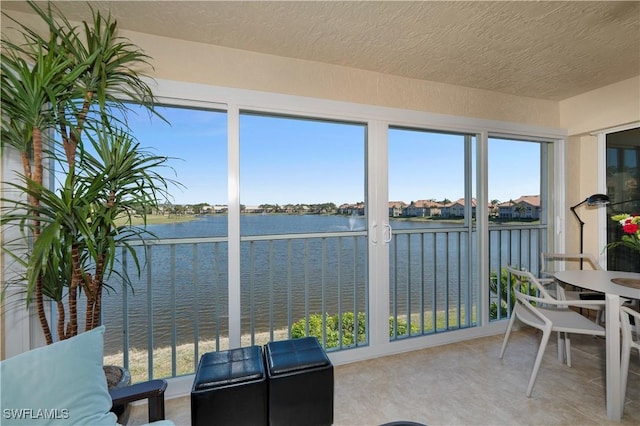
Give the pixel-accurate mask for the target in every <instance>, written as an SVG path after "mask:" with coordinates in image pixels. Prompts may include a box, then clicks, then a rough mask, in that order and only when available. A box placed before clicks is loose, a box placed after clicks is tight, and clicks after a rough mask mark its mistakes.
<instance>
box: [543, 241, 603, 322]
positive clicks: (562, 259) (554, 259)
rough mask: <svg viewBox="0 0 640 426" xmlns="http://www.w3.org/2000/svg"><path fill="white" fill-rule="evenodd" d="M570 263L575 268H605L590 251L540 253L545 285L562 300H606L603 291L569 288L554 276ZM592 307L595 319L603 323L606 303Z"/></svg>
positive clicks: (598, 269)
mask: <svg viewBox="0 0 640 426" xmlns="http://www.w3.org/2000/svg"><path fill="white" fill-rule="evenodd" d="M558 263H562V265H563V267H562V268H558V267H557V264H558ZM568 265H570V266H571V267H573V268H575V269H578V268H580V269H590V270H596V271H601V270H602V269H603V268H602V266H600V263H599V262H598V261H597V260H596V258H595V256H594V255H592V254H590V253H545V252H543V253H540V283H541V284H543V285H545V286H546V287H547V288H548V289H550V290H551V291H552V293H551V294H553V293H555V294H556V295H557V296H556V297H557V298H558V299H562V300H586V299H592V300H604V295H603V294H601V293H597V292H593V291H586V290H583V289H581V288H579V287H578V288H575V287H574V288H573V289H572V290H567V289H566V288H565V287H563V286H562V285H560V283H558V281H557V280H556V279H555V278H554V277H553V274H554V273H555V272H557V271H558V270H563V269H567V266H568ZM592 309H594V310H595V311H596V318H595V321H596V323H598V324H602V323H603V321H602V320H603V317H604V315H603V314H604V304H602V305H596V306H594V307H593V308H592Z"/></svg>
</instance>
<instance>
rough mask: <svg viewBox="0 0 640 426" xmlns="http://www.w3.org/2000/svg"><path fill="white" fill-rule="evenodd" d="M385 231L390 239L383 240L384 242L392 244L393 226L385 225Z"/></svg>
mask: <svg viewBox="0 0 640 426" xmlns="http://www.w3.org/2000/svg"><path fill="white" fill-rule="evenodd" d="M384 230H385V232H386V233H387V235H388V237H387V238H385V239H384V240H383V242H385V243H390V242H391V238H393V229H391V225H389V224H388V223H385V225H384Z"/></svg>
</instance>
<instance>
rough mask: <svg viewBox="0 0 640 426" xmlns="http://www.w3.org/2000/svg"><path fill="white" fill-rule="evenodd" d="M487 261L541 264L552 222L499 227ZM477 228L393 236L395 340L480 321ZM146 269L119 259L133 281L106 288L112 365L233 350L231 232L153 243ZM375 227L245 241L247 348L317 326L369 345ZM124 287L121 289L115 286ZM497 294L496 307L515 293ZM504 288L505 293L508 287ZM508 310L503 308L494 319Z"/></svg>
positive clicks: (336, 346) (175, 360)
mask: <svg viewBox="0 0 640 426" xmlns="http://www.w3.org/2000/svg"><path fill="white" fill-rule="evenodd" d="M489 234H490V254H489V258H490V262H491V265H490V269H491V271H492V273H493V275H495V273H496V272H497V271H500V270H501V267H503V266H504V265H505V264H507V263H511V264H515V265H520V266H522V267H526V268H528V269H530V270H535V271H537V270H538V258H539V253H540V251H541V249H542V248H543V247H545V246H546V237H545V236H546V226H542V225H524V224H523V225H518V226H495V227H491V229H490V233H489ZM474 247H475V232H471V234H469V230H468V229H467V228H463V227H458V228H456V227H451V228H438V229H399V230H394V238H393V240H392V241H391V243H390V245H389V252H390V257H389V260H390V262H389V263H390V275H389V301H390V306H389V339H390V341H392V342H393V341H398V340H402V339H405V338H409V337H419V336H424V335H430V334H434V333H440V332H446V331H450V330H456V329H460V328H469V327H474V326H476V325H477V323H478V320H477V316H478V310H479V307H478V306H477V305H478V299H479V298H478V288H479V286H478V285H477V283H478V280H477V277H475V276H474V274H475V271H476V270H477V268H476V267H477V265H476V262H477V259H478V255H477V253H476V252H475V250H476V249H475V248H474ZM138 250H139V253H138V254H139V259H141V262H142V263H141V266H142V273H141V275H140V276H139V277H138V276H137V275H134V274H133V271H134V270H135V269H134V268H133V267H132V265H131V262H132V259H129V258H127V257H126V256H125V255H124V252H123V257H122V258H121V264H122V272H121V273H122V274H128V275H129V279H130V282H131V287H130V288H128V289H127V291H123V289H122V280H121V278H119V277H117V276H115V275H114V276H112V277H111V279H110V281H109V283H108V284H109V285H110V286H111V287H112V289H113V291H110V294H109V295H106V296H105V297H104V308H103V323H104V324H105V325H106V326H107V334H106V336H105V354H106V359H105V361H106V362H109V363H117V364H120V365H124V366H125V367H127V368H129V369H130V371H131V373H132V376H133V379H134V381H138V380H146V379H148V378H158V377H176V376H180V375H185V374H192V373H193V372H194V371H195V367H196V365H197V362H198V360H199V358H200V356H201V355H202V354H203V353H205V352H209V351H218V350H223V349H225V348H227V347H228V338H229V299H228V295H229V288H228V283H229V280H228V257H227V240H226V238H225V237H209V238H178V239H159V240H153V241H149V242H148V243H147V244H145V245H141V246H140V247H139V248H138ZM367 250H368V249H367V236H366V231H349V232H335V233H310V234H288V235H260V236H250V237H249V236H245V237H242V238H241V265H240V275H241V279H240V286H241V288H240V294H241V303H240V306H241V308H240V310H239V311H238V312H233V311H232V315H235V316H236V317H234V318H232V320H233V321H239V323H240V329H241V335H242V336H241V337H242V342H241V344H242V345H243V346H248V345H251V344H264V343H266V342H267V341H271V340H280V339H286V338H291V337H296V336H300V335H310V334H311V335H316V336H318V337H319V339H320V340H321V342H322V343H323V344H324V346H325V347H326V348H327V350H329V351H343V350H348V349H352V348H356V347H360V346H366V345H368V344H369V337H368V336H369V331H370V330H369V328H368V327H369V324H368V317H369V295H368V287H367V275H368V269H367V255H368V253H367ZM118 286H119V287H118ZM497 286H498V287H497V291H494V292H492V294H491V295H490V301H491V303H494V304H502V303H507V304H508V302H509V301H508V300H502V299H504V297H507V298H508V297H509V296H508V295H509V292H508V291H503V290H504V289H502V288H500V286H501V283H500V280H498V283H497ZM503 294H504V295H506V296H504V297H503V296H501V295H503ZM507 315H508V313H501V312H500V310H498V314H497V316H495V317H494V318H492V319H501V318H504V317H505V316H507Z"/></svg>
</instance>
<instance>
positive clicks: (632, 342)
mask: <svg viewBox="0 0 640 426" xmlns="http://www.w3.org/2000/svg"><path fill="white" fill-rule="evenodd" d="M631 318H633V322H634V324H635V325H636V333H635V339H634V338H633V333H632V328H633V327H632V325H631ZM638 326H640V312H638V311H634V310H633V309H631V308H629V307H628V306H621V307H620V328H621V329H622V349H621V359H620V378H621V386H622V393H621V395H622V398H621V400H622V409H623V411H624V397H625V394H626V393H627V378H628V376H629V360H630V358H631V351H632V350H633V349H635V350H637V351H638V355H639V356H640V336H638V332H637V330H638V328H640V327H638Z"/></svg>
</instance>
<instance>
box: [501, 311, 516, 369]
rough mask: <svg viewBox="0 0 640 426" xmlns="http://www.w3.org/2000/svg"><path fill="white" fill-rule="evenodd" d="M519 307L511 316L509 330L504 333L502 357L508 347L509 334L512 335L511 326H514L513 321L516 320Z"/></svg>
mask: <svg viewBox="0 0 640 426" xmlns="http://www.w3.org/2000/svg"><path fill="white" fill-rule="evenodd" d="M517 311H518V308H517V306H516V309H514V310H513V312H511V318H510V319H509V325H507V331H506V332H505V333H504V339H503V340H502V349H500V359H502V357H503V356H504V351H505V349H507V341H508V340H509V335H511V328H512V327H513V323H514V322H515V321H516V316H517Z"/></svg>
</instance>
